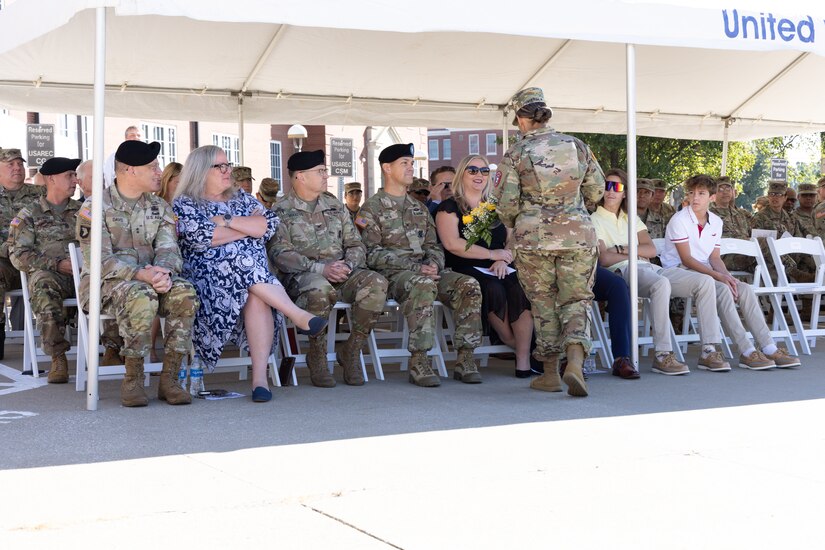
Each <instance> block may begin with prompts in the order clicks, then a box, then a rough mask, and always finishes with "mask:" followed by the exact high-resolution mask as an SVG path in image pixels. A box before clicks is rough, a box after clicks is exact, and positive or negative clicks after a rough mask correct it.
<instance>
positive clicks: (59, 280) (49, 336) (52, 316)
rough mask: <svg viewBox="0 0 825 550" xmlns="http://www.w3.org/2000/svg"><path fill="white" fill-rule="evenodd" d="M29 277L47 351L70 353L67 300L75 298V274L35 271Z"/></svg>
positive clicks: (35, 310) (33, 306)
mask: <svg viewBox="0 0 825 550" xmlns="http://www.w3.org/2000/svg"><path fill="white" fill-rule="evenodd" d="M28 276H29V296H30V297H31V306H32V311H33V312H34V315H35V316H36V317H37V325H38V328H39V329H40V338H41V340H42V341H43V351H44V352H46V354H47V355H59V354H61V353H66V352H67V351H69V348H71V347H72V345H71V344H70V343H69V341H68V340H66V310H65V309H64V308H63V300H65V299H67V298H73V297H74V283H73V282H72V277H71V275H64V274H63V273H58V272H56V271H49V270H40V271H32V272H31V273H29V274H28Z"/></svg>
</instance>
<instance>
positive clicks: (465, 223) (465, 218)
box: [461, 215, 475, 225]
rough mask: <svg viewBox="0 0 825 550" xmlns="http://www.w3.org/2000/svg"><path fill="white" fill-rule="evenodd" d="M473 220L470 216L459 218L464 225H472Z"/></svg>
mask: <svg viewBox="0 0 825 550" xmlns="http://www.w3.org/2000/svg"><path fill="white" fill-rule="evenodd" d="M474 220H475V218H474V217H473V216H471V215H467V216H462V217H461V221H463V222H464V225H467V224H471V223H473V221H474Z"/></svg>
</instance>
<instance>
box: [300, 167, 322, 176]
mask: <svg viewBox="0 0 825 550" xmlns="http://www.w3.org/2000/svg"><path fill="white" fill-rule="evenodd" d="M299 172H318V175H319V176H326V175H327V174H329V170H327V169H326V168H313V169H312V170H299Z"/></svg>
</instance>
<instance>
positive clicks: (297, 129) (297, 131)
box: [286, 124, 309, 153]
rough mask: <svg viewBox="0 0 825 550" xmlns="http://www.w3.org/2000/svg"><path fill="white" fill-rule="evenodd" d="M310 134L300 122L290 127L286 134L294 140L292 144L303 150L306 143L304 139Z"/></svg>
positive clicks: (299, 150)
mask: <svg viewBox="0 0 825 550" xmlns="http://www.w3.org/2000/svg"><path fill="white" fill-rule="evenodd" d="M308 135H309V134H307V129H306V128H304V127H303V126H301V125H300V124H293V125H292V126H290V127H289V130H287V131H286V136H287V137H288V138H289V139H291V140H292V144H293V145H294V146H295V148H296V149H297V150H298V152H299V153H300V152H301V148H302V147H303V145H304V140H305V139H306V138H307V136H308Z"/></svg>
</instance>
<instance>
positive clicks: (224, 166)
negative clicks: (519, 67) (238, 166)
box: [212, 162, 232, 174]
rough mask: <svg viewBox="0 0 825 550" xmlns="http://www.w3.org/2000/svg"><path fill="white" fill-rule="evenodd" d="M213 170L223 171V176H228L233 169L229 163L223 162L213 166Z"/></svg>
mask: <svg viewBox="0 0 825 550" xmlns="http://www.w3.org/2000/svg"><path fill="white" fill-rule="evenodd" d="M212 168H217V169H218V170H220V171H221V174H226V173H227V172H229V170H230V169H231V168H232V165H231V164H229V163H228V162H222V163H220V164H213V165H212Z"/></svg>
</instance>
